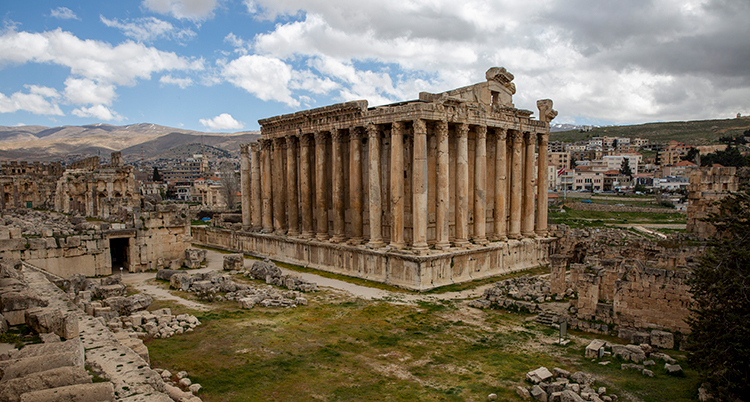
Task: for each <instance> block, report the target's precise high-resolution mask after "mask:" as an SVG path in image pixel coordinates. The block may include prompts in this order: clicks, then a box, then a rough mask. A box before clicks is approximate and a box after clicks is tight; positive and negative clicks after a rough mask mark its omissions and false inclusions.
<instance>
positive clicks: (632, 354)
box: [612, 345, 646, 363]
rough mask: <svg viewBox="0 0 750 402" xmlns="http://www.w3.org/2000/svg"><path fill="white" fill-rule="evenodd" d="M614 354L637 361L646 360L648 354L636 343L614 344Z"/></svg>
mask: <svg viewBox="0 0 750 402" xmlns="http://www.w3.org/2000/svg"><path fill="white" fill-rule="evenodd" d="M612 354H613V355H615V356H620V357H622V358H623V359H624V360H631V361H633V362H635V363H640V362H642V361H644V360H646V354H645V353H644V352H643V349H641V348H640V346H636V345H612Z"/></svg>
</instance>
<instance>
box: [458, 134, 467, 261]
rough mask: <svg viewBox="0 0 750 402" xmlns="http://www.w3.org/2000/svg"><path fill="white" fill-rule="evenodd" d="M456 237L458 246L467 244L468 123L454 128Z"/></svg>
mask: <svg viewBox="0 0 750 402" xmlns="http://www.w3.org/2000/svg"><path fill="white" fill-rule="evenodd" d="M456 141H457V143H456V238H455V240H454V243H455V245H456V246H458V247H465V246H467V245H468V244H469V233H468V232H469V222H468V221H469V219H468V215H469V125H468V124H465V123H463V124H459V125H458V127H457V130H456Z"/></svg>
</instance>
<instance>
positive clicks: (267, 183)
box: [260, 140, 273, 233]
mask: <svg viewBox="0 0 750 402" xmlns="http://www.w3.org/2000/svg"><path fill="white" fill-rule="evenodd" d="M260 146H261V155H262V158H263V177H262V178H261V181H262V182H263V211H262V212H261V213H262V215H263V230H262V231H261V232H262V233H271V232H273V207H272V204H271V203H272V202H273V193H272V191H273V187H272V186H271V183H272V182H273V178H272V177H271V150H272V148H273V141H271V140H261V142H260Z"/></svg>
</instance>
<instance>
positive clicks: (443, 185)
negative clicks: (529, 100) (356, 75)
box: [241, 119, 548, 251]
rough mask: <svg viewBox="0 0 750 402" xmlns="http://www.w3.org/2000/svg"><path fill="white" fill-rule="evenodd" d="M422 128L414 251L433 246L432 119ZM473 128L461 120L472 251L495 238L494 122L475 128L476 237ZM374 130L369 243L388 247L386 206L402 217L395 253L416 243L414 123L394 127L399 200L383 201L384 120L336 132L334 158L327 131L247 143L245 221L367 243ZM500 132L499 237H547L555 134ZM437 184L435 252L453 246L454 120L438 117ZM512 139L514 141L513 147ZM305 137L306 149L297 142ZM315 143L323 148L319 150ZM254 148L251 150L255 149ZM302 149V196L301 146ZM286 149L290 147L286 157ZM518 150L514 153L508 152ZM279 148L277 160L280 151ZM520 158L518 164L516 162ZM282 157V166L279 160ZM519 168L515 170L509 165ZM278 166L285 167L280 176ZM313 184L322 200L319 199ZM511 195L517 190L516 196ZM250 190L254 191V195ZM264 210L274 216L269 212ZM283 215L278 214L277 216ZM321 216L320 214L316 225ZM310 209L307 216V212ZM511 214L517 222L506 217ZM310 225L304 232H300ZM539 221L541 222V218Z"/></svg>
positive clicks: (459, 191)
mask: <svg viewBox="0 0 750 402" xmlns="http://www.w3.org/2000/svg"><path fill="white" fill-rule="evenodd" d="M412 124H413V152H412V161H411V168H412V194H411V195H412V197H413V198H412V218H413V222H412V227H413V236H412V237H413V242H412V245H411V246H412V249H414V250H416V251H421V250H427V249H428V244H427V209H428V191H427V190H428V189H427V187H428V183H427V172H428V167H427V124H426V121H424V120H422V119H416V120H414V121H413V122H412ZM470 129H471V128H470V126H469V125H468V124H458V125H457V126H456V141H457V143H456V156H455V158H456V170H455V174H456V179H455V183H456V186H455V189H456V197H455V200H456V202H455V211H454V213H455V236H454V239H453V245H454V246H457V247H465V246H468V245H469V244H470V240H471V242H473V243H474V244H478V245H482V244H486V243H487V242H488V236H487V228H486V219H485V210H486V206H487V177H486V167H487V127H486V126H475V128H474V134H475V150H474V158H475V160H474V166H475V168H474V205H472V206H471V207H472V208H473V211H474V217H475V220H474V225H473V233H469V225H468V211H469V205H468V201H469V163H468V155H469V153H468V134H469V131H470ZM363 131H364V133H366V135H367V144H368V147H369V158H368V172H369V174H368V177H367V181H368V182H367V186H368V190H369V191H368V194H369V197H368V200H367V202H368V213H369V222H370V224H369V229H370V233H369V240H368V243H367V245H368V246H369V247H371V248H380V247H383V246H385V242H384V241H383V236H382V221H381V220H382V211H383V210H384V209H385V208H388V209H390V211H391V216H392V224H391V225H390V227H391V236H390V243H389V246H390V247H391V248H395V249H402V248H405V247H406V242H405V239H404V205H405V203H404V197H405V194H404V180H403V171H404V166H405V161H404V146H403V144H404V131H405V123H404V122H394V123H392V124H391V132H390V137H391V138H390V147H391V149H390V158H391V160H390V172H386V173H388V174H389V175H390V177H391V180H390V182H391V191H390V194H391V197H390V200H381V194H382V193H381V177H382V176H381V173H382V172H381V155H380V152H381V134H380V133H381V131H380V128H379V127H378V126H377V125H375V124H368V125H367V126H366V127H364V129H363V128H362V127H352V128H350V129H348V130H340V129H337V130H333V131H332V132H331V139H332V155H331V156H330V161H329V160H328V159H329V155H328V154H327V152H326V142H327V137H328V134H327V132H317V133H315V134H314V135H311V134H307V135H301V136H299V137H297V136H287V137H284V138H276V139H274V140H267V139H266V140H260V145H258V144H257V143H253V144H250V145H249V147H248V145H243V146H242V149H241V153H242V162H241V163H242V165H241V173H242V182H241V183H242V193H243V197H242V211H243V220H242V222H243V227H244V228H245V229H246V230H256V231H261V232H262V233H275V234H279V235H288V236H300V237H302V238H312V237H315V238H316V239H317V240H320V241H325V240H330V241H331V242H336V243H338V242H344V241H347V240H348V242H349V243H350V244H355V245H356V244H361V243H362V242H363V240H364V239H363V238H364V236H363V219H362V216H363V215H362V214H363V183H362V180H361V178H362V136H363ZM494 132H495V135H494V136H493V138H494V140H495V141H496V143H495V148H496V150H497V151H496V153H495V158H496V160H495V180H496V184H495V187H494V188H495V192H494V200H495V211H496V212H495V217H496V218H495V219H494V223H493V227H492V231H491V232H492V233H491V235H490V236H489V240H493V241H504V240H506V239H508V238H511V239H520V238H522V237H534V236H544V235H546V231H547V192H546V191H545V190H546V188H547V183H546V182H547V175H546V174H545V173H546V170H547V166H546V165H547V155H546V153H547V141H548V140H547V135H546V134H540V135H539V136H537V135H536V134H534V133H528V132H526V133H522V132H519V131H515V130H510V131H508V130H506V129H500V128H496V129H494ZM346 138H348V147H349V161H348V164H349V172H350V175H349V177H350V181H349V188H348V190H349V191H348V194H347V193H346V189H345V188H344V187H345V185H344V170H345V169H344V163H345V161H344V147H345V146H347V144H346ZM436 139H437V158H436V159H437V161H436V162H437V180H436V183H435V184H436V186H437V188H436V191H435V193H436V198H437V199H436V200H435V201H436V228H435V229H436V230H435V232H436V239H435V248H437V249H446V248H448V247H450V246H451V242H450V240H449V219H448V217H449V206H450V185H449V183H450V180H449V163H450V155H449V147H448V123H447V122H446V121H438V122H436ZM508 139H510V146H508V143H507V141H508ZM298 142H299V147H298V146H297V143H298ZM537 143H538V145H539V158H538V163H539V168H538V170H537V175H536V180H537V183H538V188H539V189H540V190H541V191H539V192H538V194H537V197H536V204H537V210H536V213H537V219H536V220H535V219H534V192H533V191H534V190H533V180H534V178H535V177H534V150H535V146H536V145H537ZM313 147H314V150H312V149H311V148H313ZM248 148H249V150H248ZM298 148H299V152H300V155H299V161H300V166H299V194H298V185H297V181H298V177H297V172H298V167H297V149H298ZM284 150H286V153H284ZM508 150H509V151H510V155H508V152H507V151H508ZM312 152H314V153H315V157H314V161H315V166H314V168H315V183H312V168H313V167H312V166H311V163H310V161H311V153H312ZM272 153H273V158H271V154H272ZM508 157H510V163H509V164H508V163H507V159H508ZM272 160H273V166H272ZM328 163H331V164H332V172H333V174H332V183H331V186H330V187H331V189H332V194H331V195H332V212H333V216H332V217H331V218H332V221H333V236H332V237H331V238H330V239H329V227H328V205H327V189H328V187H329V185H328V183H327V182H326V180H327V176H326V174H325V172H326V167H327V164H328ZM508 165H509V166H510V172H508V171H507V166H508ZM272 171H273V172H283V177H282V176H276V179H275V180H274V179H273V176H272ZM313 186H314V188H315V199H314V200H313V199H312V198H313V191H312V189H313ZM508 193H510V194H508ZM248 194H249V195H250V196H248ZM346 196H348V197H349V203H350V211H351V237H350V238H348V239H347V236H346V233H345V197H346ZM261 211H264V213H261ZM271 211H273V214H271ZM313 213H314V214H315V215H316V216H317V217H318V219H316V220H315V222H316V223H317V224H316V227H315V228H313ZM300 215H301V216H300ZM506 216H509V222H506V219H505V217H506ZM300 219H301V221H302V224H301V228H302V230H301V232H300V231H299V229H298V228H299V227H300V224H299V223H300V222H299V221H300ZM535 222H536V223H535Z"/></svg>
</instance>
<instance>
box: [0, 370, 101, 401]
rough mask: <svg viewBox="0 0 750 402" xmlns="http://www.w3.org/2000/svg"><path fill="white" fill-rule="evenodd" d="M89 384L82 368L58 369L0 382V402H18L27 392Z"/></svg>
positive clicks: (89, 379) (87, 375)
mask: <svg viewBox="0 0 750 402" xmlns="http://www.w3.org/2000/svg"><path fill="white" fill-rule="evenodd" d="M90 383H91V377H90V376H89V374H88V373H87V372H86V369H85V368H83V367H82V366H73V367H58V368H55V369H51V370H46V371H41V372H38V373H33V374H29V375H27V376H25V377H21V378H14V379H12V380H8V381H3V382H0V402H18V401H20V400H21V395H23V394H25V393H27V392H32V391H40V390H43V389H50V388H57V387H64V386H67V385H76V384H90Z"/></svg>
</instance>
